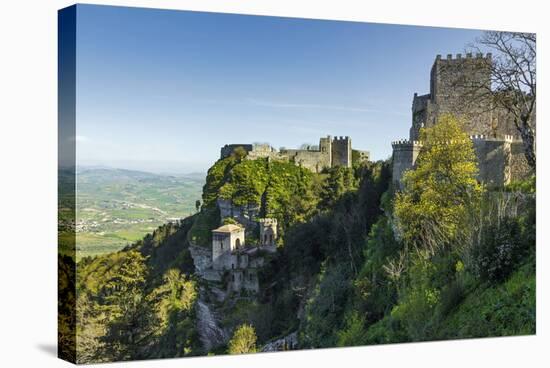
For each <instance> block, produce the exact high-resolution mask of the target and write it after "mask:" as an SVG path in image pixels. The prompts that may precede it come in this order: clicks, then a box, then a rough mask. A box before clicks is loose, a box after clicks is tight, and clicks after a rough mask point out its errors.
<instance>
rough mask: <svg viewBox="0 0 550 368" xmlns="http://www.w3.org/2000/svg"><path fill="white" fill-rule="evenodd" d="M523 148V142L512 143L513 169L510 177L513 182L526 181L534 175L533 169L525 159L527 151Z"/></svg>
mask: <svg viewBox="0 0 550 368" xmlns="http://www.w3.org/2000/svg"><path fill="white" fill-rule="evenodd" d="M524 149H525V148H524V147H523V141H519V142H518V141H514V142H513V143H512V147H511V152H512V155H511V156H512V157H511V165H510V166H511V168H510V175H511V180H512V181H516V180H524V179H527V178H528V177H530V176H531V175H533V169H532V168H531V167H530V166H529V164H528V163H527V159H526V158H525V153H524V152H525V151H524Z"/></svg>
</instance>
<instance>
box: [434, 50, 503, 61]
mask: <svg viewBox="0 0 550 368" xmlns="http://www.w3.org/2000/svg"><path fill="white" fill-rule="evenodd" d="M492 58H493V54H491V53H490V52H488V53H486V54H485V55H484V54H483V53H481V52H478V53H476V54H475V55H474V54H472V53H471V52H469V53H467V54H466V55H465V57H463V56H462V54H456V55H455V56H454V57H453V54H447V57H446V58H445V59H443V58H442V57H441V55H439V54H438V55H437V56H436V57H435V61H436V62H437V61H457V60H458V61H462V60H465V59H466V60H467V59H485V60H488V59H492Z"/></svg>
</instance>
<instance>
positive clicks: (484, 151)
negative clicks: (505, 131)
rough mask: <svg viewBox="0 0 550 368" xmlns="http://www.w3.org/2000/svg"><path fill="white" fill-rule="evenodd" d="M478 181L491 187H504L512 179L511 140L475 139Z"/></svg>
mask: <svg viewBox="0 0 550 368" xmlns="http://www.w3.org/2000/svg"><path fill="white" fill-rule="evenodd" d="M472 141H473V143H474V149H475V152H476V156H477V160H478V168H479V174H478V179H479V180H480V181H481V182H483V183H485V184H488V185H491V186H503V185H505V184H508V183H509V182H510V178H511V154H512V151H511V148H512V142H511V140H502V139H482V138H478V139H476V138H474V139H473V140H472Z"/></svg>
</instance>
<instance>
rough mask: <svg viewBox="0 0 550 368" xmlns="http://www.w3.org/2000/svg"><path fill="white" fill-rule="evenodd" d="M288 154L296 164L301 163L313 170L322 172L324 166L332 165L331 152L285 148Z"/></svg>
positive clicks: (284, 153)
mask: <svg viewBox="0 0 550 368" xmlns="http://www.w3.org/2000/svg"><path fill="white" fill-rule="evenodd" d="M282 154H283V155H285V156H287V157H288V158H289V159H290V160H291V161H294V163H295V164H296V165H300V166H302V167H305V168H306V169H309V170H311V171H313V172H320V171H321V170H322V169H323V168H324V167H329V166H330V154H329V153H328V152H321V151H307V150H284V151H283V152H282Z"/></svg>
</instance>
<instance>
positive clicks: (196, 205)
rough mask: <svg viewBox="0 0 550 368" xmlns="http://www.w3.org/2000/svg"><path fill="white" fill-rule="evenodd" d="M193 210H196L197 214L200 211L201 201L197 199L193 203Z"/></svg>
mask: <svg viewBox="0 0 550 368" xmlns="http://www.w3.org/2000/svg"><path fill="white" fill-rule="evenodd" d="M195 209H196V210H197V212H199V210H200V209H201V201H200V200H199V199H197V200H196V201H195Z"/></svg>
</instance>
